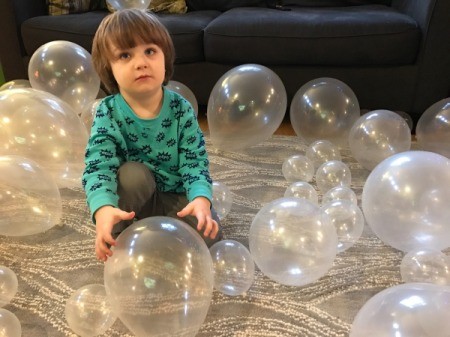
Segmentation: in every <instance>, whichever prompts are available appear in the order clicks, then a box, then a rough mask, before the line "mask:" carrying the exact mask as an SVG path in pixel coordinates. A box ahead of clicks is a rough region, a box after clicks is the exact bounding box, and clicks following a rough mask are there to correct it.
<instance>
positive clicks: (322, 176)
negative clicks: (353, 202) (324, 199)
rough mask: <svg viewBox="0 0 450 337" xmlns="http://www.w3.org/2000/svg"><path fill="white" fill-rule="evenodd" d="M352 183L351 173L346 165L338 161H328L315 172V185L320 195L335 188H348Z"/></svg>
mask: <svg viewBox="0 0 450 337" xmlns="http://www.w3.org/2000/svg"><path fill="white" fill-rule="evenodd" d="M351 183H352V172H351V171H350V168H349V167H348V165H347V164H345V163H344V162H342V161H340V160H330V161H327V162H325V163H323V164H322V165H320V167H319V168H318V169H317V171H316V184H317V187H318V188H319V190H320V191H321V192H322V193H326V192H327V191H328V190H330V189H332V188H334V187H337V186H347V187H350V185H351Z"/></svg>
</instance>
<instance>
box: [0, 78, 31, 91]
mask: <svg viewBox="0 0 450 337" xmlns="http://www.w3.org/2000/svg"><path fill="white" fill-rule="evenodd" d="M20 88H31V83H30V81H28V80H13V81H9V82H6V83H5V84H3V85H2V86H1V87H0V91H1V90H8V89H20Z"/></svg>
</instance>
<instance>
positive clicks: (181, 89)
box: [166, 80, 198, 116]
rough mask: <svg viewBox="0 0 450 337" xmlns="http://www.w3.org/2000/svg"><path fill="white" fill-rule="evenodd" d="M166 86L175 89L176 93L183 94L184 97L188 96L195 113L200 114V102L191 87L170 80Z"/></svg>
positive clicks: (187, 98)
mask: <svg viewBox="0 0 450 337" xmlns="http://www.w3.org/2000/svg"><path fill="white" fill-rule="evenodd" d="M166 88H167V89H169V90H172V91H175V92H176V93H178V94H180V95H181V96H183V97H184V98H186V100H187V101H188V102H189V103H191V105H192V108H193V109H194V112H195V115H196V116H198V102H197V98H195V95H194V93H193V92H192V90H191V89H189V87H188V86H187V85H185V84H183V83H181V82H178V81H173V80H171V81H169V83H167V85H166Z"/></svg>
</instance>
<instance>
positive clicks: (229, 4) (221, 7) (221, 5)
mask: <svg viewBox="0 0 450 337" xmlns="http://www.w3.org/2000/svg"><path fill="white" fill-rule="evenodd" d="M266 1H267V0H186V4H187V6H188V9H189V10H195V11H198V10H205V9H206V10H208V9H213V10H217V11H226V10H229V9H231V8H237V7H253V6H265V4H266Z"/></svg>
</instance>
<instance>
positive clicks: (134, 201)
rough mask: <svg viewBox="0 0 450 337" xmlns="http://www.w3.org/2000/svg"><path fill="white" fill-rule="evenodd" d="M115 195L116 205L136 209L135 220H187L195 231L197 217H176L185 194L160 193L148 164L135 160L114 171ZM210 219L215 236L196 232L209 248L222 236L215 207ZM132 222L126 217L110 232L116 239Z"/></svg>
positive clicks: (127, 209)
mask: <svg viewBox="0 0 450 337" xmlns="http://www.w3.org/2000/svg"><path fill="white" fill-rule="evenodd" d="M117 180H118V187H117V194H118V195H119V208H120V209H122V210H124V211H127V212H131V211H134V212H136V216H135V218H136V219H138V220H139V219H144V218H147V217H151V216H168V217H172V218H175V219H179V220H182V221H184V222H185V223H187V224H188V225H189V226H191V227H192V228H194V229H195V230H196V231H197V218H196V217H194V216H191V215H189V216H186V217H184V218H179V217H178V216H177V212H179V211H181V210H182V209H183V208H184V207H185V206H186V205H187V204H188V203H189V201H188V199H187V198H186V195H185V194H180V193H170V192H161V191H158V190H157V189H156V182H155V178H154V176H153V173H152V172H151V171H150V170H149V169H148V167H147V166H145V165H144V164H141V163H137V162H126V163H124V164H123V165H122V166H121V167H120V168H119V170H118V172H117ZM211 214H212V218H213V219H214V220H216V221H217V223H218V224H219V232H218V234H217V236H216V238H215V239H211V238H209V237H205V236H204V235H203V232H199V231H197V233H199V234H200V236H201V237H202V238H203V240H205V243H206V245H207V246H208V247H210V246H212V245H213V244H214V243H216V242H217V241H219V240H221V239H222V229H221V227H220V222H219V217H218V216H217V213H216V212H215V211H214V209H211ZM132 223H133V220H125V221H121V222H119V223H117V224H116V225H115V226H114V228H113V231H112V236H113V237H114V238H116V237H117V236H118V235H119V234H120V233H122V231H123V230H124V229H125V228H127V227H128V226H129V225H131V224H132Z"/></svg>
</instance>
